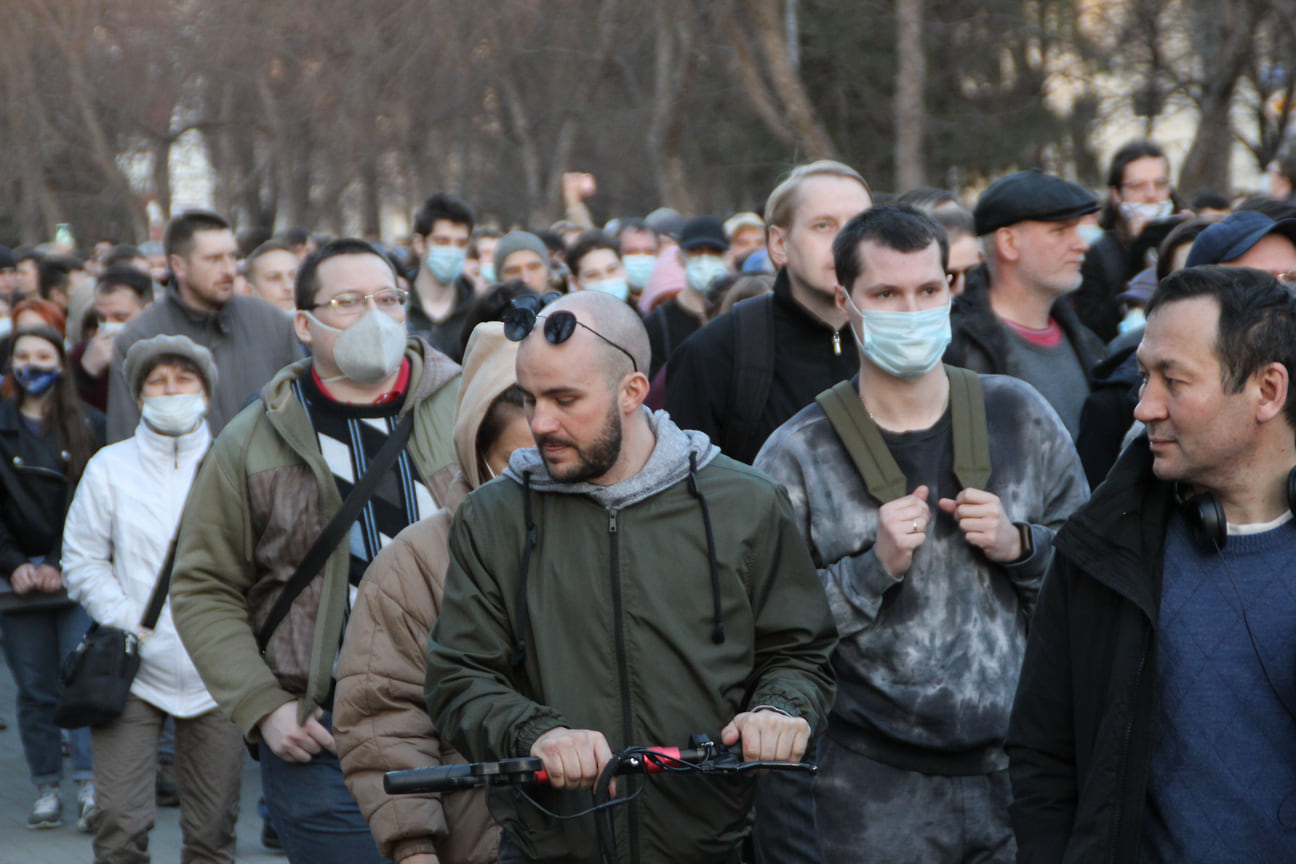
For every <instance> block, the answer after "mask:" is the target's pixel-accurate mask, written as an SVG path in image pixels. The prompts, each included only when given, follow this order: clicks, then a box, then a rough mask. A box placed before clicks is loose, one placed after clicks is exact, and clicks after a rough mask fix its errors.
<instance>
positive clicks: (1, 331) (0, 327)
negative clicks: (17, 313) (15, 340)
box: [0, 317, 13, 339]
mask: <svg viewBox="0 0 1296 864" xmlns="http://www.w3.org/2000/svg"><path fill="white" fill-rule="evenodd" d="M12 332H13V319H12V318H8V317H5V318H0V339H3V338H4V337H6V336H8V335H9V334H10V333H12Z"/></svg>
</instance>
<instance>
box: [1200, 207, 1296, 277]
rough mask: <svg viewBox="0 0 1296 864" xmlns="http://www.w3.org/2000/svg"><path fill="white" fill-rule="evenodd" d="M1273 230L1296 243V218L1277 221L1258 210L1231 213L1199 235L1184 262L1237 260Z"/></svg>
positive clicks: (1219, 262)
mask: <svg viewBox="0 0 1296 864" xmlns="http://www.w3.org/2000/svg"><path fill="white" fill-rule="evenodd" d="M1270 234H1278V235H1281V236H1283V237H1286V238H1287V239H1288V240H1290V241H1292V243H1296V219H1283V220H1282V221H1281V222H1275V221H1274V220H1272V219H1270V218H1269V217H1268V216H1266V215H1265V214H1263V213H1261V212H1259V211H1258V210H1239V211H1237V212H1236V213H1230V214H1229V215H1228V216H1227V217H1225V218H1223V219H1221V220H1220V221H1218V222H1216V223H1215V224H1214V225H1212V226H1210V227H1209V228H1207V229H1206V230H1205V231H1203V232H1202V233H1200V234H1198V235H1197V239H1196V240H1194V241H1193V244H1192V248H1191V249H1189V250H1188V260H1187V261H1186V262H1185V264H1184V266H1186V267H1196V266H1197V265H1198V264H1225V263H1227V262H1229V261H1235V260H1237V259H1238V258H1241V257H1242V256H1243V255H1245V254H1246V253H1247V252H1248V251H1249V250H1250V249H1251V247H1252V246H1254V245H1255V244H1257V243H1259V242H1260V241H1261V240H1263V239H1264V238H1265V237H1268V236H1269V235H1270Z"/></svg>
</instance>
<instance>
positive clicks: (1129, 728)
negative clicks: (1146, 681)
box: [1108, 645, 1147, 861]
mask: <svg viewBox="0 0 1296 864" xmlns="http://www.w3.org/2000/svg"><path fill="white" fill-rule="evenodd" d="M1146 663H1147V646H1146V645H1145V646H1144V647H1143V650H1142V651H1141V652H1140V653H1139V662H1138V668H1137V669H1135V670H1134V690H1133V696H1132V698H1131V702H1130V707H1131V710H1130V716H1129V720H1128V721H1127V722H1126V723H1125V734H1124V736H1123V738H1122V742H1121V772H1120V776H1121V777H1123V778H1125V779H1124V782H1123V783H1122V784H1121V794H1120V798H1119V799H1118V800H1117V802H1116V819H1115V821H1114V822H1112V833H1111V845H1110V850H1109V851H1110V857H1109V859H1108V860H1111V861H1115V860H1116V846H1117V844H1118V843H1119V841H1120V829H1121V822H1122V821H1123V820H1124V816H1125V794H1126V789H1125V786H1126V784H1128V783H1129V748H1130V740H1131V739H1132V738H1133V737H1134V710H1133V709H1134V703H1135V702H1136V701H1137V700H1138V690H1139V685H1140V684H1141V683H1142V681H1143V667H1144V665H1145V664H1146Z"/></svg>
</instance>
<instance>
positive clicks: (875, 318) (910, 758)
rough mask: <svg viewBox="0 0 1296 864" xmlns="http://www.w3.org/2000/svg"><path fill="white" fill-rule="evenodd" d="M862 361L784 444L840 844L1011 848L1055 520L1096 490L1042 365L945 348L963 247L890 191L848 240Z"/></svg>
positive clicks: (776, 438)
mask: <svg viewBox="0 0 1296 864" xmlns="http://www.w3.org/2000/svg"><path fill="white" fill-rule="evenodd" d="M833 253H834V259H835V265H836V272H837V279H838V282H839V284H840V285H841V286H844V287H839V288H838V289H837V306H838V308H839V309H840V311H841V313H842V314H843V315H845V316H847V319H848V322H849V327H850V328H851V335H852V341H853V342H854V344H855V347H856V349H857V350H858V353H859V356H860V372H859V377H858V379H857V380H856V381H853V382H842V383H840V384H837V385H836V386H834V387H833V388H832V389H831V390H829V391H827V392H825V393H822V394H820V395H819V397H818V398H817V399H816V401H815V402H814V403H813V404H811V405H809V406H807V407H806V408H805V409H804V410H802V411H801V412H799V413H798V414H797V415H796V416H794V417H793V418H792V419H791V420H789V421H788V422H787V423H785V424H784V425H783V426H781V427H780V428H779V429H778V430H777V431H775V433H774V434H773V435H771V436H770V438H769V440H768V441H767V442H766V444H765V447H764V448H763V449H762V450H761V453H760V455H759V456H758V457H757V459H756V467H757V468H760V469H762V470H764V471H766V472H767V473H768V474H769V475H770V476H772V477H773V478H774V479H776V480H778V481H779V482H780V483H782V484H783V486H784V488H786V489H787V492H788V496H789V498H790V499H791V501H792V507H793V510H794V511H795V512H796V520H795V522H796V524H797V526H798V527H799V528H800V529H801V531H802V535H803V537H804V539H805V541H806V544H807V545H808V546H809V548H810V553H811V558H813V559H814V561H815V564H816V566H817V567H818V568H819V576H820V579H821V580H822V581H823V583H824V585H825V587H826V588H827V591H828V600H829V605H830V606H831V608H832V610H833V617H834V619H835V621H836V623H837V631H838V633H839V635H840V637H841V642H840V643H839V645H838V647H837V652H836V654H835V655H834V658H833V666H834V669H835V670H836V672H837V677H838V695H837V701H836V703H835V705H834V706H833V710H832V714H831V715H830V717H829V722H828V729H827V733H826V735H825V737H824V739H823V740H822V742H821V744H820V747H819V751H818V754H817V760H818V762H819V774H818V776H817V777H816V780H815V788H814V798H815V808H816V824H817V825H818V826H819V834H820V841H821V843H822V846H823V852H824V860H825V861H832V862H836V861H888V862H908V861H911V862H915V864H918V862H921V864H939V862H950V864H955V862H963V861H971V860H975V861H994V862H1004V864H1008V862H1011V861H1012V860H1013V852H1014V849H1013V840H1012V828H1011V826H1010V824H1009V819H1008V805H1009V802H1010V800H1011V795H1010V793H1009V785H1008V772H1007V767H1008V765H1007V758H1006V757H1005V756H1004V754H1003V739H1004V735H1005V733H1006V732H1007V728H1008V713H1009V709H1010V708H1011V705H1012V697H1013V692H1014V690H1015V688H1016V684H1017V674H1018V671H1019V669H1020V668H1021V658H1022V654H1023V652H1024V651H1025V648H1026V622H1027V617H1028V615H1029V610H1030V608H1031V606H1032V604H1033V603H1034V601H1035V596H1036V594H1037V592H1038V591H1039V586H1040V582H1041V580H1042V579H1043V577H1044V571H1045V569H1046V568H1047V566H1048V562H1049V559H1050V557H1051V555H1052V550H1051V547H1050V543H1051V541H1052V538H1053V532H1054V531H1055V530H1056V529H1057V528H1058V527H1059V526H1061V524H1062V522H1063V520H1064V519H1066V517H1067V516H1068V515H1070V513H1071V511H1072V510H1074V509H1075V508H1076V507H1077V506H1078V505H1079V504H1081V503H1082V502H1083V501H1084V500H1085V498H1086V497H1087V495H1088V485H1087V484H1086V482H1085V478H1084V473H1083V471H1082V470H1081V467H1080V460H1079V458H1078V457H1077V456H1076V453H1075V448H1074V447H1073V446H1072V445H1071V440H1070V436H1069V435H1068V434H1067V431H1066V429H1065V427H1063V425H1062V423H1061V421H1060V420H1059V419H1058V417H1057V414H1056V413H1055V412H1054V411H1053V409H1052V408H1050V407H1049V405H1048V403H1047V402H1045V401H1044V399H1043V398H1042V397H1041V396H1040V395H1039V394H1038V393H1037V392H1035V390H1033V389H1032V388H1031V387H1029V386H1028V385H1026V384H1024V383H1022V382H1020V381H1017V380H1015V379H1013V378H1008V377H1002V376H978V375H975V374H973V373H970V372H967V371H965V370H962V369H955V368H947V367H945V366H943V365H941V362H940V360H941V354H942V352H943V351H944V349H945V346H946V344H947V343H948V342H949V336H950V325H949V307H950V291H949V277H948V275H947V273H946V267H947V264H948V254H949V247H948V245H947V240H946V235H945V232H944V231H943V230H942V229H941V228H940V226H939V225H938V224H936V222H934V221H933V220H932V219H931V217H929V216H927V215H925V214H923V213H922V212H921V211H919V210H917V209H915V208H912V207H908V206H905V205H886V206H882V207H878V208H874V209H872V210H868V211H866V212H865V213H862V214H860V215H859V216H857V217H855V218H854V219H852V220H851V221H850V222H849V223H847V224H846V226H845V227H844V228H843V229H842V230H841V233H839V234H838V235H837V239H836V240H835V241H834V244H833Z"/></svg>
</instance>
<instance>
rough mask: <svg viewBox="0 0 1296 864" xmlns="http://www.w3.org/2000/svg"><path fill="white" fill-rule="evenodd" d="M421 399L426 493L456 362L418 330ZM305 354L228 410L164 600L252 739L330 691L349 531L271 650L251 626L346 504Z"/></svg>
mask: <svg viewBox="0 0 1296 864" xmlns="http://www.w3.org/2000/svg"><path fill="white" fill-rule="evenodd" d="M405 356H406V358H407V359H408V360H409V361H410V378H409V389H408V390H407V395H406V397H405V404H404V405H403V406H402V407H401V414H402V416H403V415H404V414H405V413H406V412H409V411H415V412H417V415H416V421H415V423H414V428H413V430H412V431H411V434H410V440H409V442H408V443H407V444H406V451H407V452H408V453H409V456H410V458H411V459H412V460H413V462H414V465H415V467H416V469H417V470H418V474H419V476H420V477H423V478H427V479H428V486H429V487H430V489H431V492H432V497H433V498H434V499H435V500H436V502H437V504H438V505H440V504H442V503H443V501H442V498H443V493H444V490H445V488H447V487H448V485H449V482H450V480H451V479H452V477H453V474H454V471H455V468H456V466H457V463H456V461H455V456H454V447H453V443H452V434H453V429H454V423H453V421H454V409H455V400H456V397H457V395H458V391H459V367H458V366H457V365H456V364H455V363H454V362H452V361H451V360H450V359H449V358H447V357H445V356H444V355H443V354H440V353H438V352H436V351H434V350H433V349H432V347H431V346H430V345H428V344H427V343H426V342H424V341H422V340H420V339H411V340H410V342H409V344H408V345H407V347H406V350H405ZM310 368H311V361H310V360H309V359H307V360H302V361H299V362H297V363H294V364H292V365H291V366H287V367H285V368H284V369H282V370H280V372H279V373H278V374H277V375H276V376H275V377H274V379H273V380H271V382H270V383H269V384H267V385H266V387H265V389H264V390H263V391H262V393H261V396H260V398H258V399H257V400H256V401H255V402H253V403H252V404H251V405H249V406H248V407H247V408H245V409H244V410H243V411H241V412H240V413H239V414H238V416H236V417H235V418H234V419H233V420H231V421H230V423H229V425H227V426H226V427H225V429H224V431H222V432H221V434H220V436H219V437H218V438H217V439H216V441H215V443H214V444H213V445H212V449H211V452H210V453H209V454H208V455H207V458H206V459H205V461H204V462H203V464H202V467H201V468H199V470H198V475H197V477H196V478H195V480H194V484H193V488H192V490H191V491H190V493H189V499H188V502H187V503H186V505H185V512H184V516H183V518H182V519H181V524H180V533H179V535H178V540H177V547H176V560H175V571H174V576H173V580H174V581H173V583H172V587H171V610H172V616H173V617H174V619H175V624H176V629H177V630H178V631H179V633H180V638H181V640H182V641H183V642H184V646H185V649H186V650H187V651H188V652H189V656H190V657H192V658H193V661H194V665H195V666H196V667H197V668H198V672H199V674H200V675H201V676H202V679H203V682H204V683H205V684H206V685H207V689H208V690H210V691H211V694H212V696H213V697H214V698H215V699H216V701H217V702H218V703H219V704H220V706H221V708H223V709H224V710H225V712H226V713H227V714H229V716H230V718H231V719H232V720H233V721H234V722H235V723H237V724H238V726H239V728H240V729H242V730H243V734H244V736H245V737H246V738H247V739H248V740H249V741H253V740H257V739H258V738H259V733H258V731H257V724H258V723H260V722H261V720H262V718H264V717H265V716H266V715H267V714H269V713H270V712H271V711H274V710H275V709H276V708H278V707H279V706H280V705H283V704H284V703H285V702H290V701H292V700H294V699H298V700H300V701H299V708H298V722H305V719H306V717H307V716H309V714H310V712H311V711H313V710H314V709H315V708H316V707H317V706H319V705H322V704H323V703H324V702H325V701H326V700H327V698H328V694H329V690H330V688H331V685H332V676H333V664H334V661H335V660H336V658H337V653H338V648H339V646H340V644H341V641H342V628H343V626H344V621H345V617H346V605H347V595H348V587H349V580H348V576H349V570H350V559H349V555H350V550H349V547H348V544H347V543H346V542H345V540H344V541H343V542H341V543H339V544H338V546H337V548H336V549H334V550H333V553H332V554H331V555H330V557H329V558H328V560H327V562H326V563H325V565H324V567H323V569H322V571H321V574H320V575H319V576H318V577H316V578H315V579H314V580H313V581H312V582H311V583H310V584H309V585H307V586H306V589H305V590H303V591H302V592H301V594H300V595H298V597H297V599H296V600H295V601H294V603H293V606H292V609H291V611H290V612H289V613H288V615H287V616H286V617H285V618H284V620H283V622H282V623H281V624H280V625H279V627H278V629H277V630H276V631H275V634H274V637H273V638H272V639H271V641H270V644H269V646H268V647H267V650H266V655H265V657H262V656H261V654H260V653H259V652H258V651H257V644H256V632H257V631H258V630H259V629H260V627H261V625H262V623H263V622H264V621H265V620H266V618H267V617H268V616H269V613H270V609H271V607H272V606H273V605H274V602H275V600H276V599H277V598H278V596H279V592H280V591H281V590H282V588H283V585H284V584H285V583H286V582H287V581H288V580H289V579H290V578H291V577H292V574H293V571H294V570H295V569H296V567H297V565H298V563H299V562H300V561H301V559H302V558H303V557H304V556H305V555H306V553H307V551H308V550H309V549H310V547H311V546H312V545H313V544H314V542H315V540H316V538H318V537H319V535H320V533H321V531H322V530H323V527H324V525H326V524H327V523H328V521H329V520H330V519H331V518H332V516H333V514H334V513H336V512H337V510H338V509H339V508H340V507H341V506H342V498H341V496H340V495H339V493H338V488H337V483H336V482H335V480H334V479H333V476H332V474H331V472H330V471H329V467H328V464H327V463H326V462H325V460H324V457H323V455H322V454H321V452H320V448H319V443H318V438H317V437H316V434H315V430H314V427H313V426H312V425H311V422H310V417H309V416H308V414H307V413H306V409H305V407H303V405H302V404H301V401H300V400H299V399H298V398H297V396H296V395H295V394H294V393H293V390H292V384H293V383H294V382H295V381H297V380H299V379H301V378H303V377H305V376H306V375H309V374H310Z"/></svg>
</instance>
